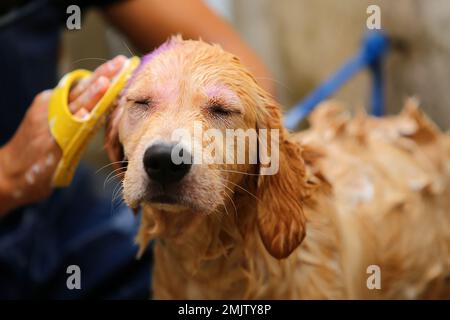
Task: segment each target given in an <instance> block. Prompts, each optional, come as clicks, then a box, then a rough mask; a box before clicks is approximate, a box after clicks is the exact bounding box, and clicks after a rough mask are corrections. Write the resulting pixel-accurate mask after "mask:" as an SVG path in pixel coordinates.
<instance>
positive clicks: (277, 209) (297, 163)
mask: <svg viewBox="0 0 450 320" xmlns="http://www.w3.org/2000/svg"><path fill="white" fill-rule="evenodd" d="M263 100H264V104H265V107H264V108H263V110H258V111H257V112H258V114H257V127H258V131H259V133H260V136H259V143H260V145H259V148H261V147H266V146H271V145H272V143H271V142H270V140H271V137H272V136H273V135H274V134H276V133H277V132H278V143H275V144H274V145H272V147H271V148H269V149H270V150H269V151H266V154H267V155H268V156H269V157H270V158H271V162H272V161H274V159H275V160H278V170H277V172H275V173H274V172H272V173H271V174H266V175H265V174H263V173H262V170H263V169H264V168H263V165H262V164H261V163H260V176H259V178H258V187H257V188H258V189H257V197H258V199H259V201H258V213H257V221H258V229H259V233H260V236H261V239H262V242H263V243H264V246H265V247H266V249H267V250H268V252H269V253H270V254H271V255H272V256H274V257H275V258H278V259H282V258H286V257H288V256H289V255H290V254H291V252H292V251H293V250H294V249H295V248H297V247H298V245H299V244H300V243H301V242H302V240H303V238H304V236H305V217H304V214H303V208H302V200H303V194H304V193H305V189H303V188H304V187H306V182H305V166H304V162H303V159H302V157H301V147H300V146H299V145H297V144H295V143H293V142H291V141H289V140H288V137H287V136H288V132H287V131H286V129H284V127H283V125H282V122H281V121H282V119H281V112H280V109H279V107H278V106H277V105H276V103H275V102H274V101H273V100H272V99H271V98H269V99H267V98H263ZM260 129H267V133H268V134H270V136H269V137H268V138H266V140H267V142H266V143H265V145H263V146H262V145H261V138H262V137H261V130H260ZM271 129H275V130H271ZM270 132H272V133H270ZM276 140H277V139H275V140H274V141H275V142H276ZM259 154H260V155H261V149H260V152H259ZM277 157H278V158H277Z"/></svg>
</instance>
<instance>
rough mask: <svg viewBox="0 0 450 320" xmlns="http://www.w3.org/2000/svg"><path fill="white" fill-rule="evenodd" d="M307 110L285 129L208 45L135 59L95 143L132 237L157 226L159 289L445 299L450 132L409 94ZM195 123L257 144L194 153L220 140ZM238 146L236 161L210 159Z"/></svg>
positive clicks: (181, 46)
mask: <svg viewBox="0 0 450 320" xmlns="http://www.w3.org/2000/svg"><path fill="white" fill-rule="evenodd" d="M310 122H311V128H310V129H308V130H306V131H303V132H300V133H295V134H293V133H289V132H288V131H287V130H286V129H284V128H283V125H282V114H281V111H280V108H279V106H278V105H277V103H276V102H275V101H274V100H273V99H272V98H271V97H270V96H269V95H268V94H267V93H266V92H264V91H263V90H262V89H261V88H260V87H259V86H258V84H257V82H256V81H255V80H254V78H253V77H252V75H251V74H250V72H249V71H248V70H247V69H246V68H245V67H244V66H243V65H242V64H241V63H240V62H239V59H238V58H236V57H235V56H233V55H232V54H230V53H227V52H225V51H224V50H222V49H221V48H220V47H219V46H218V45H210V44H207V43H205V42H202V41H185V40H182V39H181V38H180V37H174V38H172V39H170V40H169V41H168V42H167V43H165V44H164V45H163V46H161V47H160V48H159V49H157V50H155V51H154V52H153V53H151V54H150V55H148V56H146V57H144V58H143V60H142V63H141V65H140V66H139V68H138V69H137V71H136V72H135V74H134V75H133V76H132V78H131V79H130V81H129V83H128V86H127V88H125V89H124V91H123V93H122V95H121V97H120V99H119V100H118V105H117V108H116V109H115V111H114V113H113V114H112V115H111V117H110V120H109V125H108V130H107V141H106V147H107V151H108V153H109V155H110V157H111V158H112V160H113V161H117V164H120V165H123V170H124V171H123V197H124V200H125V202H126V203H127V205H128V206H130V207H131V208H133V209H135V210H139V209H141V210H142V221H141V227H140V231H139V233H138V235H137V242H138V244H139V246H140V248H141V250H143V249H145V248H146V246H147V245H148V244H149V242H150V241H151V240H154V261H155V264H154V269H153V276H152V284H153V288H152V290H153V296H154V297H155V298H157V299H360V298H362V299H366V298H368V299H371V298H386V299H390V298H397V299H416V298H419V299H420V298H449V297H450V212H449V210H450V188H449V183H450V179H449V177H450V161H449V160H450V159H449V158H450V138H449V136H448V135H444V134H442V133H441V132H440V131H439V130H438V129H437V128H436V126H435V125H434V124H433V123H432V122H431V121H429V120H428V119H427V118H426V117H425V116H424V115H423V114H422V113H421V112H420V110H419V109H418V108H417V106H416V103H415V101H414V100H410V101H408V102H407V106H406V107H405V109H404V111H403V113H401V114H400V115H398V116H391V117H385V118H373V117H370V116H367V115H365V114H363V113H361V114H359V115H356V116H355V117H353V118H352V117H350V116H349V115H348V114H347V113H346V111H345V109H344V108H342V107H340V106H339V105H338V104H337V103H334V102H327V103H325V104H324V105H322V106H321V107H319V108H318V109H317V110H316V111H315V112H314V114H313V115H312V116H311V117H310ZM196 126H197V129H198V126H200V128H201V129H202V130H203V131H208V130H209V129H211V130H215V131H213V132H215V134H217V133H223V134H224V135H223V136H222V138H223V137H226V135H225V133H226V132H236V131H237V130H241V132H242V131H245V132H247V131H248V130H250V131H251V130H253V131H251V132H256V133H257V134H258V136H257V143H256V146H255V145H254V144H252V143H251V141H250V138H251V137H249V138H248V140H246V142H245V143H244V144H243V145H242V144H241V145H240V146H239V145H238V144H235V145H225V147H222V148H220V147H218V148H216V149H214V150H213V152H209V153H208V152H207V153H203V154H202V155H201V156H200V158H198V156H195V154H196V153H198V152H199V148H198V147H199V146H200V151H201V149H208V148H209V149H208V150H209V151H211V148H210V145H211V142H212V141H213V140H216V142H220V140H221V139H222V138H221V136H220V135H209V136H208V135H207V136H206V138H205V137H204V135H203V136H202V138H199V136H198V135H196V134H195V130H197V129H196ZM261 129H266V130H265V131H264V130H261ZM180 130H182V132H184V133H185V134H184V135H174V132H179V131H180ZM211 130H209V131H211ZM233 130H234V131H233ZM262 131H264V132H265V133H267V136H266V137H263V136H262V133H261V132H262ZM186 133H187V134H186ZM189 136H191V137H193V138H192V139H189V138H188V137H189ZM268 138H269V139H268ZM272 138H276V139H272ZM223 139H225V138H223ZM267 139H268V140H270V141H275V142H277V143H276V144H273V145H272V144H271V143H268V142H267V141H268V140H267ZM263 140H265V141H266V143H265V145H264V146H263V145H262V141H263ZM217 145H218V146H219V145H220V143H218V144H217ZM263 147H266V149H267V154H266V156H268V155H270V156H271V157H270V162H267V161H266V162H264V163H263V161H262V160H263V157H262V156H261V153H259V152H258V151H259V149H262V148H263ZM176 148H178V149H176ZM240 148H241V149H242V148H243V149H244V151H245V161H241V162H239V161H237V160H236V159H232V161H219V160H228V158H227V157H228V154H232V153H233V152H238V151H239V150H238V149H240ZM194 149H195V150H194ZM174 150H176V151H174ZM247 152H248V154H247ZM252 152H253V154H254V153H255V152H256V154H257V155H258V157H257V158H256V161H251V160H252V159H251V156H250V155H251V154H252ZM174 155H178V156H179V157H181V158H182V159H183V161H181V162H178V163H177V162H176V161H174V158H173V156H174ZM273 155H274V156H275V157H272V156H273ZM186 159H188V160H190V161H184V160H186ZM195 159H203V162H202V161H197V162H196V160H195ZM205 159H209V160H211V159H213V160H214V161H205ZM253 160H255V158H253ZM266 160H267V159H266ZM275 162H276V169H277V171H276V173H275V174H262V171H263V170H264V169H267V168H268V167H269V166H271V165H272V164H273V163H275Z"/></svg>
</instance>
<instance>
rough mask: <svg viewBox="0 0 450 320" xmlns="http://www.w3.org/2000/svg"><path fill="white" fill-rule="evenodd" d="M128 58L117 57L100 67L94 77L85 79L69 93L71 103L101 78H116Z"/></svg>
mask: <svg viewBox="0 0 450 320" xmlns="http://www.w3.org/2000/svg"><path fill="white" fill-rule="evenodd" d="M126 60H127V58H126V57H125V56H122V55H120V56H117V57H115V58H114V59H112V60H110V61H108V62H106V63H104V64H102V65H101V66H99V67H98V68H97V69H96V70H95V71H94V73H93V74H92V76H90V77H88V78H84V79H83V80H81V81H80V82H79V83H78V84H76V85H75V87H74V88H73V89H72V90H71V91H70V93H69V103H70V102H72V101H74V100H75V99H77V98H78V97H79V96H80V95H81V94H82V93H83V92H84V91H86V90H87V88H89V86H90V85H92V84H93V83H94V82H95V81H97V79H98V78H100V77H102V76H103V77H106V78H108V79H110V80H111V79H112V78H114V76H115V75H116V74H117V73H118V72H119V71H120V69H121V68H122V67H123V65H124V63H125V61H126Z"/></svg>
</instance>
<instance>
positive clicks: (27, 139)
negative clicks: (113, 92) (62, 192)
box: [0, 56, 126, 214]
mask: <svg viewBox="0 0 450 320" xmlns="http://www.w3.org/2000/svg"><path fill="white" fill-rule="evenodd" d="M125 61H126V58H125V57H124V56H117V57H116V58H114V59H112V60H110V61H108V62H106V63H104V64H102V65H101V66H100V67H98V68H97V69H96V70H95V72H94V73H93V74H92V76H91V77H89V78H86V79H83V80H82V81H80V82H79V83H78V84H76V85H75V86H74V88H73V89H72V90H71V92H70V94H69V109H70V110H71V111H72V113H73V114H74V115H75V116H76V117H79V118H83V117H85V116H87V115H88V114H89V112H90V111H91V110H92V109H93V108H94V107H95V105H96V104H97V102H98V101H99V100H100V99H101V97H102V96H103V95H104V93H105V92H106V91H107V90H108V88H109V85H110V82H111V80H112V78H113V77H114V76H115V75H116V74H117V73H118V72H119V71H120V69H121V68H122V66H123V64H124V63H125ZM51 94H52V91H51V90H47V91H44V92H42V93H40V94H38V95H37V96H36V97H35V99H34V101H33V102H32V104H31V106H30V108H29V109H28V110H27V113H26V114H25V117H24V119H23V120H22V122H21V124H20V126H19V128H18V129H17V131H16V132H15V134H14V136H13V137H12V138H11V140H10V141H8V143H6V144H5V145H4V146H2V147H1V148H0V214H2V213H6V212H8V211H10V210H11V209H14V208H16V207H19V206H21V205H25V204H29V203H33V202H36V201H39V200H42V199H45V198H46V197H48V196H49V195H50V193H51V190H52V188H51V181H52V177H53V173H54V171H55V170H56V166H57V164H58V162H59V160H60V158H61V155H62V152H61V149H60V147H59V146H58V144H57V143H56V141H55V140H54V138H53V136H52V134H51V132H50V128H49V125H48V119H47V116H48V115H47V112H48V105H49V101H50V97H51Z"/></svg>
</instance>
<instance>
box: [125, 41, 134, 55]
mask: <svg viewBox="0 0 450 320" xmlns="http://www.w3.org/2000/svg"><path fill="white" fill-rule="evenodd" d="M122 44H123V45H124V47H125V48H127V50H128V52H129V53H130V54H131V56H132V57H133V56H135V55H136V54H135V53H134V52H133V51H132V50H131V49H130V47H129V46H128V45H127V43H126V42H125V41H123V40H122Z"/></svg>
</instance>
